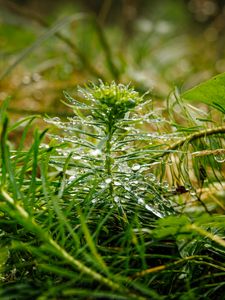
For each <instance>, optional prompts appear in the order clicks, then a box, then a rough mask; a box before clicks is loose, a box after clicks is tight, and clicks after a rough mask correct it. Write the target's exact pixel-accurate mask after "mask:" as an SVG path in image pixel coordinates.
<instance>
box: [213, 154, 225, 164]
mask: <svg viewBox="0 0 225 300" xmlns="http://www.w3.org/2000/svg"><path fill="white" fill-rule="evenodd" d="M214 159H215V161H217V162H218V163H224V162H225V154H218V155H215V156H214Z"/></svg>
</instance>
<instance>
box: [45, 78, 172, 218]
mask: <svg viewBox="0 0 225 300" xmlns="http://www.w3.org/2000/svg"><path fill="white" fill-rule="evenodd" d="M80 93H81V95H82V97H83V101H82V102H81V101H77V100H75V99H73V98H72V97H71V96H70V95H69V94H67V93H65V96H66V98H67V99H68V100H69V101H70V102H71V103H72V107H73V109H74V112H75V116H74V117H73V118H68V121H66V122H63V121H61V120H59V119H55V118H53V119H46V121H47V122H48V123H51V124H54V125H56V126H57V127H59V128H60V129H63V130H64V132H65V134H64V137H59V136H56V135H52V137H54V138H55V139H56V140H57V139H58V140H60V142H61V144H60V146H59V147H56V148H57V152H58V154H59V155H58V156H57V155H56V156H55V157H54V161H51V162H52V164H53V165H54V166H58V167H59V165H60V164H63V161H65V158H64V157H65V156H67V155H68V154H69V153H71V160H70V163H69V169H68V170H67V173H68V174H70V176H69V177H68V182H67V184H66V187H65V188H66V189H68V190H69V189H70V186H71V185H73V182H74V181H77V180H78V178H79V176H81V174H82V176H83V175H84V174H86V175H87V177H88V180H89V185H88V188H87V193H88V192H89V191H90V189H91V188H92V186H93V184H94V185H95V190H94V192H93V193H92V201H93V202H98V203H101V202H108V203H111V204H112V205H116V206H117V207H118V209H119V211H120V212H121V214H122V215H123V218H124V219H125V220H126V221H127V220H128V219H129V217H127V214H128V215H129V214H130V212H131V210H130V209H128V208H129V207H130V206H133V207H137V206H138V207H142V209H144V210H145V211H146V212H148V213H151V214H152V217H153V216H157V217H162V216H163V215H166V214H170V213H172V212H173V208H172V205H171V203H170V201H169V200H166V199H165V198H164V196H163V194H165V190H166V185H165V183H164V186H163V185H161V183H160V182H158V181H157V179H156V177H155V176H154V174H152V173H151V172H150V171H149V166H150V165H149V164H148V163H147V161H148V160H149V161H150V159H151V157H152V156H153V155H155V153H156V152H157V150H156V149H155V145H152V144H151V145H148V143H147V142H148V141H152V139H153V138H152V135H151V134H149V133H148V132H146V131H145V130H144V129H143V128H141V127H140V126H141V125H140V124H142V127H143V120H145V117H146V115H145V114H143V112H141V110H142V109H143V106H144V105H148V103H149V101H148V100H146V99H145V97H144V96H145V95H142V96H140V94H139V93H138V92H136V91H135V90H134V89H133V88H131V87H130V86H126V85H123V84H119V85H117V84H115V83H114V82H112V83H110V84H107V83H106V84H104V83H103V82H100V84H99V85H91V86H88V87H87V88H86V89H80ZM146 118H148V122H151V119H152V122H154V120H155V115H154V114H153V113H152V112H151V114H149V113H148V117H146ZM62 142H63V143H64V144H63V148H62ZM143 145H145V146H144V147H143ZM85 180H87V178H86V179H85ZM76 192H77V193H78V194H79V193H80V190H79V189H78V190H77V191H76ZM132 211H134V210H132Z"/></svg>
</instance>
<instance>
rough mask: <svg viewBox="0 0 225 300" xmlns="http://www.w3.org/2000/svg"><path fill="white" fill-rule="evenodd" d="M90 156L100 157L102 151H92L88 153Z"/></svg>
mask: <svg viewBox="0 0 225 300" xmlns="http://www.w3.org/2000/svg"><path fill="white" fill-rule="evenodd" d="M90 154H91V155H93V156H100V155H101V154H102V151H101V150H99V149H94V150H91V151H90Z"/></svg>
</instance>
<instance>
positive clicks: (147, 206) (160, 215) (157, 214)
mask: <svg viewBox="0 0 225 300" xmlns="http://www.w3.org/2000/svg"><path fill="white" fill-rule="evenodd" d="M145 208H146V209H147V210H149V211H151V212H152V213H153V214H154V215H156V216H157V217H159V218H163V217H164V216H163V214H162V213H161V212H159V211H157V210H155V209H154V208H153V207H152V206H150V205H148V204H146V205H145Z"/></svg>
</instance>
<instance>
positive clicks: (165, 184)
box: [162, 181, 169, 189]
mask: <svg viewBox="0 0 225 300" xmlns="http://www.w3.org/2000/svg"><path fill="white" fill-rule="evenodd" d="M162 186H163V188H165V189H168V187H169V184H168V182H166V181H164V182H163V183H162Z"/></svg>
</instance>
